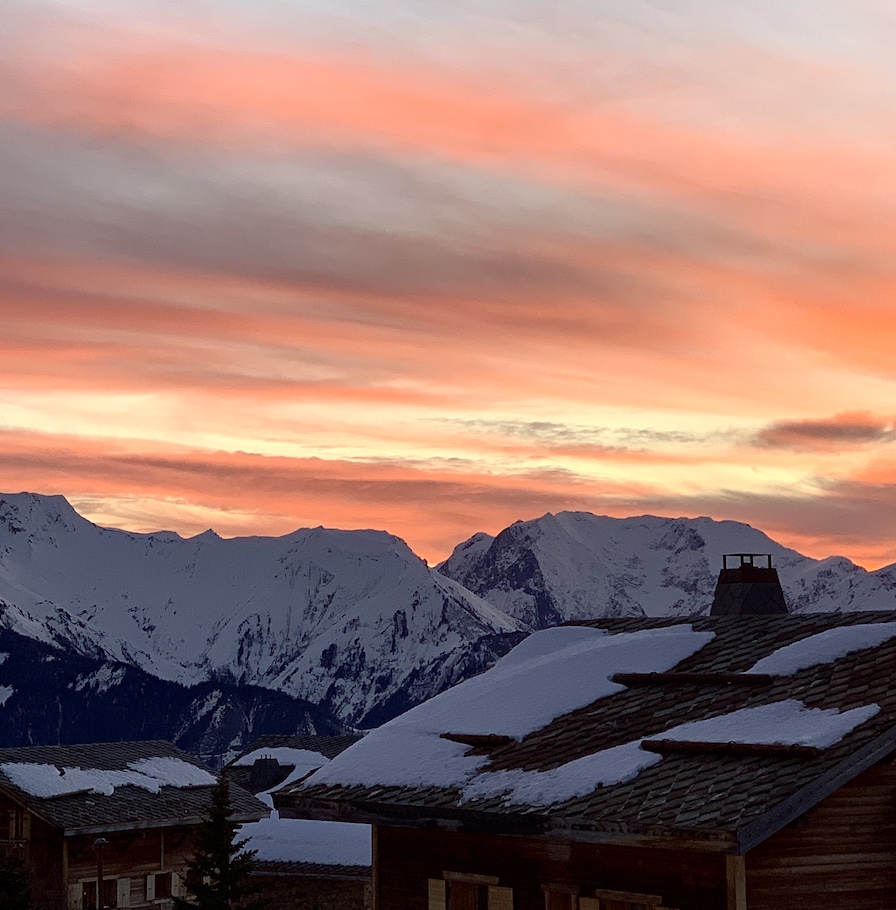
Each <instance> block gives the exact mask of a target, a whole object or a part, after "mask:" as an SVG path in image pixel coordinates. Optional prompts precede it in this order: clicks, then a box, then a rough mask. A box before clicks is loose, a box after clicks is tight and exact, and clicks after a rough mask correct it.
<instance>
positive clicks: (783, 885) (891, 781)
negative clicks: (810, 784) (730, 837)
mask: <svg viewBox="0 0 896 910" xmlns="http://www.w3.org/2000/svg"><path fill="white" fill-rule="evenodd" d="M746 872H747V906H748V908H749V910H805V908H816V907H818V908H822V907H823V908H824V910H896V768H894V766H893V765H878V766H876V767H874V768H870V769H869V770H868V771H865V772H864V773H863V774H861V775H859V777H857V778H856V779H855V780H854V781H852V782H851V783H849V784H847V785H846V786H844V787H842V788H841V789H840V790H838V791H837V792H836V793H834V794H832V795H831V796H829V797H827V799H825V800H823V801H822V802H820V803H819V804H818V805H817V806H816V807H815V808H814V809H812V810H810V811H809V812H807V813H806V814H805V815H803V816H802V817H801V818H799V819H797V821H796V822H794V823H792V824H791V825H789V826H788V827H787V828H784V829H783V830H781V831H779V832H778V833H777V834H775V835H773V836H772V837H770V838H769V839H768V840H767V841H765V843H763V844H761V845H760V846H759V847H757V848H756V849H755V850H752V851H750V853H748V854H747V857H746Z"/></svg>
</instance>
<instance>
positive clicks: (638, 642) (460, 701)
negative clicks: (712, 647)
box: [312, 625, 713, 787]
mask: <svg viewBox="0 0 896 910" xmlns="http://www.w3.org/2000/svg"><path fill="white" fill-rule="evenodd" d="M712 637H713V636H712V633H711V632H694V631H693V629H692V628H691V627H690V626H689V625H680V626H669V627H667V628H662V629H645V630H642V631H639V632H631V633H621V634H619V635H609V634H607V633H606V632H605V631H603V630H601V629H589V628H582V627H577V626H566V627H562V628H557V629H546V630H545V631H543V632H536V633H535V634H534V635H531V636H529V638H527V639H525V640H524V641H523V642H522V643H521V644H519V645H517V647H516V648H514V649H513V650H512V651H511V652H510V653H509V654H508V655H507V656H506V657H504V658H502V659H501V660H499V661H498V663H497V664H495V666H494V667H493V668H492V669H491V670H489V671H488V672H486V673H483V674H481V675H479V676H474V677H473V678H472V679H468V680H466V681H465V682H463V683H461V684H460V685H458V686H455V687H454V688H452V689H448V690H447V691H445V692H442V693H441V694H440V695H437V696H436V697H435V698H432V699H430V700H429V701H427V702H424V703H423V704H422V705H418V706H417V707H416V708H413V709H412V710H410V711H408V712H407V713H406V714H403V715H401V716H400V717H398V718H396V719H395V720H393V721H391V722H390V723H387V724H384V725H383V726H382V727H380V728H378V729H377V730H374V731H372V732H371V733H369V734H368V735H367V736H366V737H365V738H364V739H363V740H361V742H360V743H358V744H357V745H355V746H353V747H352V748H350V749H348V750H346V751H345V752H343V753H342V754H341V755H339V756H337V757H336V758H335V759H333V761H332V762H331V763H330V764H329V765H327V766H326V767H324V768H321V770H320V771H318V772H316V773H315V774H314V775H313V776H312V779H313V781H314V783H317V784H327V783H332V784H342V785H345V784H363V785H365V786H371V787H374V786H383V785H392V786H403V785H404V786H419V787H426V786H429V787H462V786H463V785H465V784H466V783H467V782H469V781H470V780H471V779H472V778H473V776H474V775H475V774H476V772H477V771H478V770H479V769H480V768H482V767H483V766H484V765H486V764H487V763H488V759H487V757H486V756H483V755H479V756H470V755H468V754H467V753H468V752H469V751H470V748H469V745H468V744H465V743H464V742H457V741H454V740H450V739H445V738H444V737H443V736H442V734H445V733H448V734H460V735H461V736H470V735H473V736H491V735H498V736H507V737H510V738H512V739H515V740H521V739H523V737H525V736H526V735H527V734H529V733H532V732H534V731H535V730H539V729H541V728H543V727H545V726H547V725H548V724H549V723H551V721H553V720H555V719H556V718H558V717H561V716H563V715H564V714H568V713H569V712H570V711H575V710H576V709H577V708H583V707H585V706H586V705H589V704H592V703H593V702H595V701H597V700H598V699H601V698H606V697H607V696H608V695H612V694H614V693H616V692H620V691H622V690H623V688H624V687H623V686H621V685H619V684H618V683H614V682H613V681H612V679H611V676H612V675H613V674H614V673H621V672H623V671H627V670H637V671H640V672H658V671H663V670H669V669H671V668H672V667H674V666H675V664H677V663H678V662H679V661H681V660H683V659H684V658H686V657H690V656H691V655H692V654H694V653H695V652H696V651H698V650H699V649H700V648H701V647H703V645H705V644H706V643H707V642H708V641H710V640H711V639H712Z"/></svg>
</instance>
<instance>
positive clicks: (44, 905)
mask: <svg viewBox="0 0 896 910" xmlns="http://www.w3.org/2000/svg"><path fill="white" fill-rule="evenodd" d="M195 831H196V829H195V827H191V828H187V827H184V828H164V829H160V828H150V829H145V830H135V831H131V832H126V833H106V834H102V835H99V834H86V835H80V836H76V837H69V838H63V837H62V834H61V832H60V831H59V830H58V829H56V828H53V827H51V826H50V825H48V824H47V823H46V822H44V821H42V820H41V819H40V818H39V817H37V816H35V815H33V814H32V813H30V812H28V810H27V809H24V807H22V806H21V805H20V804H18V803H16V802H15V801H14V800H12V799H10V798H9V797H8V796H7V795H6V794H3V793H0V853H9V852H13V853H18V854H19V855H22V856H23V857H24V859H25V861H26V863H27V864H28V865H29V866H30V867H31V869H32V876H31V879H32V893H33V898H34V900H33V903H34V908H35V910H75V908H76V910H81V906H82V904H81V894H82V886H83V883H84V882H95V881H96V871H97V867H96V853H95V852H94V850H93V842H94V840H95V839H96V838H97V837H100V836H102V837H105V839H106V840H107V841H108V842H109V845H108V846H107V847H106V848H105V850H104V851H103V877H104V879H105V880H106V881H113V880H122V882H123V884H122V885H121V892H119V891H118V889H117V888H116V897H117V896H118V893H122V897H123V898H124V894H123V892H125V891H126V892H127V897H126V898H124V899H123V900H122V901H121V902H120V903H119V901H118V900H116V903H119V906H121V907H125V906H127V907H146V908H149V907H152V908H154V910H165V908H166V907H170V906H171V902H170V901H166V900H164V899H163V898H162V897H161V896H160V895H153V890H154V885H155V884H156V878H155V876H156V875H157V874H161V875H163V876H164V874H165V873H167V872H174V873H181V874H183V872H184V871H185V869H186V862H187V858H188V857H189V856H190V854H191V853H192V850H193V848H194V838H195ZM150 878H152V879H153V880H152V882H151V883H150V885H149V893H147V880H148V879H150ZM124 880H126V884H124ZM161 881H164V879H162V880H161ZM176 890H177V884H176V883H175V891H176ZM0 910H2V908H0Z"/></svg>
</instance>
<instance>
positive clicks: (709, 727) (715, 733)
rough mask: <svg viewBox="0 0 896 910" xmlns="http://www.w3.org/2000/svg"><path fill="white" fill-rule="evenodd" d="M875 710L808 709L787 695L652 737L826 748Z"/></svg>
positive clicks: (875, 707) (875, 709)
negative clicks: (783, 698)
mask: <svg viewBox="0 0 896 910" xmlns="http://www.w3.org/2000/svg"><path fill="white" fill-rule="evenodd" d="M878 711H880V706H879V705H863V706H862V707H860V708H852V709H851V710H849V711H844V712H843V713H842V714H841V713H840V712H839V711H838V710H837V709H836V708H807V707H806V705H805V704H803V702H801V701H798V700H797V699H795V698H788V699H786V700H785V701H776V702H773V703H772V704H770V705H757V706H755V707H752V708H741V709H740V710H739V711H732V712H731V713H730V714H720V715H718V716H716V717H707V718H706V719H705V720H695V721H692V722H691V723H687V724H680V725H679V726H677V727H673V728H672V729H671V730H667V731H666V732H665V733H658V734H657V735H656V737H654V738H656V739H675V740H690V741H692V742H701V743H759V744H780V745H785V746H815V747H817V748H819V749H826V748H827V747H828V746H833V745H834V743H838V742H840V740H841V739H843V737H844V736H846V734H847V733H851V732H852V731H853V730H854V729H855V728H856V727H858V725H859V724H862V723H864V722H865V721H866V720H870V719H871V718H872V717H874V715H875V714H877V712H878Z"/></svg>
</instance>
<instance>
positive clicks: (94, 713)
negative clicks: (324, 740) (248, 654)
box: [0, 629, 344, 766]
mask: <svg viewBox="0 0 896 910" xmlns="http://www.w3.org/2000/svg"><path fill="white" fill-rule="evenodd" d="M0 716H2V721H3V722H2V723H0V746H29V745H46V744H50V743H83V742H116V741H120V740H125V739H168V740H171V741H172V742H174V743H176V744H177V745H178V746H180V747H181V748H182V749H185V750H187V751H188V752H191V753H192V754H193V755H195V756H197V757H198V758H201V759H202V760H203V761H206V762H209V763H210V764H212V765H214V766H217V765H219V764H221V763H222V761H226V760H227V759H228V758H230V757H231V756H232V755H233V754H235V753H236V752H239V751H241V750H242V749H243V748H244V747H245V746H246V745H247V744H248V743H250V742H252V741H253V740H255V739H256V738H257V737H258V736H260V735H263V734H266V733H290V734H294V733H303V734H304V733H309V734H314V733H317V734H339V733H342V732H344V726H343V725H342V724H341V723H340V722H339V720H338V719H337V718H336V717H334V716H333V715H331V714H330V713H329V712H327V711H326V710H325V709H323V708H321V707H319V706H318V705H313V704H311V703H310V702H307V701H303V700H301V699H296V698H292V697H290V696H288V695H284V694H283V693H282V692H273V691H271V690H270V689H262V688H260V687H258V686H237V685H228V684H227V683H221V682H212V681H210V682H206V683H200V684H199V685H196V686H190V687H187V686H182V685H180V684H179V683H175V682H169V681H166V680H161V679H157V678H156V677H154V676H151V675H150V674H149V673H146V672H145V671H144V670H141V669H139V668H137V667H132V666H129V665H127V664H120V663H111V662H109V661H102V660H97V659H96V658H93V657H85V656H83V655H80V654H72V653H71V652H70V651H66V650H64V649H59V648H55V647H52V646H50V645H47V644H45V643H43V642H40V641H35V640H34V639H32V638H26V637H24V636H22V635H19V634H18V633H16V632H12V631H10V630H9V629H0Z"/></svg>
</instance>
